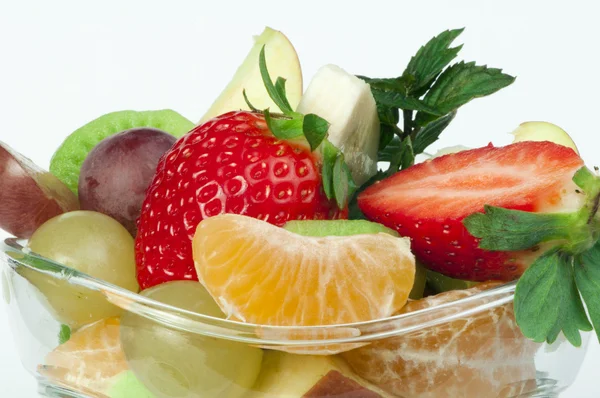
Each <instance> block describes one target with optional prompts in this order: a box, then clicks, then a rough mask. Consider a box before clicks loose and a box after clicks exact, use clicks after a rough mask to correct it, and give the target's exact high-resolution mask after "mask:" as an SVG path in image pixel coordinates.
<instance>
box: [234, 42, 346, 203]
mask: <svg viewBox="0 0 600 398" xmlns="http://www.w3.org/2000/svg"><path fill="white" fill-rule="evenodd" d="M258 65H259V69H260V75H261V78H262V81H263V84H264V86H265V89H266V90H267V93H268V94H269V97H270V98H271V100H273V102H274V103H275V105H277V107H279V109H280V110H281V112H282V113H271V112H270V110H269V109H268V108H267V109H264V110H262V111H260V110H258V109H257V108H256V107H255V106H254V105H252V104H251V103H250V101H249V100H248V96H247V95H246V90H243V91H242V94H243V96H244V100H245V101H246V104H247V105H248V107H249V108H250V109H251V110H252V111H253V112H260V113H262V114H263V115H264V117H265V122H266V123H267V127H269V130H270V131H271V133H273V135H274V136H275V137H277V138H279V139H282V140H304V141H305V142H306V144H307V145H308V147H309V148H310V150H311V152H315V151H318V152H319V153H320V154H321V157H322V169H321V176H322V183H323V191H324V192H325V196H326V197H327V199H329V200H335V202H336V204H337V206H338V207H339V208H340V209H345V208H346V206H347V204H348V200H349V198H350V197H351V196H352V195H353V194H354V192H355V191H356V185H355V183H354V180H353V179H352V175H351V174H350V170H349V168H348V165H347V164H346V162H345V161H344V155H343V153H342V152H341V151H340V150H339V149H338V148H336V147H335V146H334V145H333V144H332V143H331V142H329V141H328V140H327V134H328V131H329V122H327V120H325V119H323V118H322V117H320V116H318V115H315V114H314V113H309V114H307V115H303V114H301V113H299V112H296V111H294V110H293V109H292V107H291V105H290V103H289V101H288V99H287V95H286V90H285V83H286V80H285V79H284V78H283V77H277V79H276V80H275V83H273V80H272V79H271V76H270V74H269V70H268V68H267V60H266V56H265V47H264V46H263V47H262V49H261V51H260V55H259V58H258Z"/></svg>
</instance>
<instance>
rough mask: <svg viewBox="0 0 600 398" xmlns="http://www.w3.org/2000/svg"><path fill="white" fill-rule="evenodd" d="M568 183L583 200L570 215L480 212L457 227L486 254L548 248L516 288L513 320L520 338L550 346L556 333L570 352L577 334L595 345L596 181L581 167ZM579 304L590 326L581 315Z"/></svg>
mask: <svg viewBox="0 0 600 398" xmlns="http://www.w3.org/2000/svg"><path fill="white" fill-rule="evenodd" d="M573 181H574V182H575V184H577V186H579V188H581V190H582V192H581V193H582V194H583V193H584V194H585V195H586V198H587V202H586V203H585V205H584V206H583V207H582V208H581V209H580V210H577V211H574V212H570V213H530V212H525V211H519V210H508V209H502V208H498V207H493V206H485V211H484V213H475V214H472V215H470V216H468V217H466V218H465V219H464V221H463V223H464V225H465V227H466V228H467V230H468V231H469V233H470V234H471V235H473V236H475V237H476V238H479V239H480V242H479V247H481V248H482V249H486V250H497V251H516V250H525V249H531V248H536V247H537V248H541V247H543V246H541V245H542V244H543V243H546V242H548V246H550V247H551V248H550V249H549V250H548V251H547V252H545V253H543V254H542V255H541V256H539V257H538V258H537V259H536V260H535V261H534V262H533V263H532V264H531V265H530V266H529V268H527V270H526V271H525V272H524V273H523V275H522V276H521V278H520V279H519V281H518V283H517V287H516V290H515V298H514V308H515V318H516V321H517V324H518V325H519V327H520V328H521V331H522V332H523V335H524V336H526V337H528V338H530V339H532V340H533V341H536V342H544V341H546V342H548V343H552V342H554V341H555V340H556V338H557V336H558V334H559V333H560V332H562V333H563V334H564V335H565V337H566V338H567V340H569V342H571V344H573V345H574V346H577V347H578V346H580V345H581V335H580V331H590V330H592V325H593V326H594V329H595V330H596V334H597V335H598V338H599V339H600V283H599V282H598V281H600V243H599V242H598V241H599V237H600V220H599V219H598V217H597V212H598V203H599V201H600V177H598V176H596V175H595V174H593V173H592V172H591V171H590V170H589V169H587V168H585V167H582V168H580V169H579V170H578V171H577V172H576V173H575V175H574V177H573ZM581 297H583V300H584V301H585V303H586V305H587V307H588V311H589V314H590V317H591V323H590V320H589V319H588V315H587V314H586V312H585V308H584V306H583V303H582V300H581Z"/></svg>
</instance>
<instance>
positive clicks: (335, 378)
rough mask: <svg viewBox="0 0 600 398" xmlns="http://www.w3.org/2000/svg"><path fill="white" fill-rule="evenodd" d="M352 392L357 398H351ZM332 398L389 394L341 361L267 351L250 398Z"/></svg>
mask: <svg viewBox="0 0 600 398" xmlns="http://www.w3.org/2000/svg"><path fill="white" fill-rule="evenodd" d="M351 391H352V392H354V394H355V395H351ZM345 394H347V395H345ZM361 394H364V395H361ZM330 396H331V397H342V396H349V397H350V396H352V397H363V396H364V397H365V398H367V397H369V398H370V397H388V396H389V395H388V394H386V393H385V392H383V390H381V389H380V388H378V387H375V386H374V385H372V384H371V383H369V382H367V381H365V380H363V379H362V378H360V377H359V376H357V375H356V374H354V372H352V370H350V367H349V366H348V365H347V364H346V363H345V362H344V361H343V360H342V359H340V358H337V357H334V356H321V355H295V354H288V353H285V352H280V351H271V350H266V351H265V352H264V356H263V363H262V368H261V371H260V374H259V375H258V379H257V380H256V383H255V384H254V386H253V387H252V393H251V394H250V397H249V398H301V397H330Z"/></svg>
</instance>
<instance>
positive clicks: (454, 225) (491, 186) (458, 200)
mask: <svg viewBox="0 0 600 398" xmlns="http://www.w3.org/2000/svg"><path fill="white" fill-rule="evenodd" d="M582 166H583V161H582V160H581V158H580V157H579V156H578V155H577V154H576V153H575V152H574V151H573V150H572V149H570V148H567V147H564V146H562V145H557V144H554V143H551V142H531V141H526V142H519V143H516V144H512V145H508V146H505V147H493V146H491V145H490V146H487V147H484V148H478V149H472V150H468V151H461V152H458V153H455V154H450V155H445V156H441V157H439V158H435V159H432V160H429V161H426V162H424V163H420V164H417V165H415V166H412V167H410V168H408V169H405V170H402V171H400V172H398V173H396V174H395V175H393V176H392V177H390V178H388V179H386V180H383V181H381V182H380V183H377V184H374V185H372V186H370V187H369V188H367V189H366V190H364V191H363V192H362V193H361V194H360V196H359V198H358V205H359V207H360V209H361V210H362V211H363V213H364V214H365V215H366V216H367V218H369V219H370V220H373V221H375V222H379V223H382V224H384V225H386V226H387V227H390V228H394V229H395V230H396V231H398V233H399V234H400V235H401V236H407V237H410V238H411V239H412V250H413V252H414V253H415V255H416V257H417V258H418V259H419V261H421V262H422V263H423V264H424V265H425V266H426V267H427V268H429V269H431V270H433V271H436V272H439V273H442V274H444V275H447V276H450V277H452V278H456V279H465V280H473V281H486V280H511V279H515V278H518V277H519V276H520V275H521V274H522V273H523V271H524V270H525V269H526V268H527V267H528V266H529V264H531V262H532V261H533V260H534V259H535V258H536V256H538V255H539V254H541V253H540V252H536V251H535V250H526V251H519V252H499V251H486V250H483V249H480V248H479V246H478V240H477V239H475V238H474V237H473V236H472V235H470V234H469V233H468V231H467V229H466V228H465V226H464V225H463V223H462V220H463V219H464V218H465V217H467V216H469V215H471V214H473V213H476V212H482V211H483V209H484V205H491V206H498V207H504V208H508V209H516V210H523V211H532V212H560V211H571V210H577V209H579V208H581V206H583V205H584V203H585V201H586V197H585V195H584V194H581V193H580V190H579V189H578V187H577V186H576V185H575V183H574V182H573V181H572V178H573V175H574V174H575V171H577V170H578V169H579V168H580V167H582Z"/></svg>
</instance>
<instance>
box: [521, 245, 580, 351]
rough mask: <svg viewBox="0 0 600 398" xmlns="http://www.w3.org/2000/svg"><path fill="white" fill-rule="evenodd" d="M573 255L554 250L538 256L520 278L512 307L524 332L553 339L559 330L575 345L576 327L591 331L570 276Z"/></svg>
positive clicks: (536, 338) (577, 338)
mask: <svg viewBox="0 0 600 398" xmlns="http://www.w3.org/2000/svg"><path fill="white" fill-rule="evenodd" d="M572 262H573V257H572V256H570V255H568V254H566V253H564V252H561V251H560V250H559V249H553V250H550V251H549V252H547V253H545V254H543V255H542V256H541V257H539V258H538V259H537V260H536V261H535V262H534V263H533V264H532V265H531V266H530V267H529V268H528V269H527V271H525V273H524V274H523V275H522V276H521V278H520V279H519V282H518V283H517V288H516V290H515V299H514V308H515V317H516V320H517V324H518V325H519V327H520V328H521V331H522V332H523V335H524V336H525V337H528V338H530V339H531V340H533V341H536V342H540V343H541V342H544V341H547V342H548V343H552V342H554V340H556V337H557V335H558V333H559V332H560V331H562V332H563V333H564V334H565V337H566V338H567V339H568V340H569V341H570V342H571V344H573V345H574V346H576V347H578V346H580V345H581V336H580V334H579V330H583V331H589V330H591V324H590V323H589V320H588V319H587V315H586V313H585V310H584V308H583V304H582V302H581V298H580V296H579V293H578V292H577V287H576V285H575V282H574V279H573V267H572Z"/></svg>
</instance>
